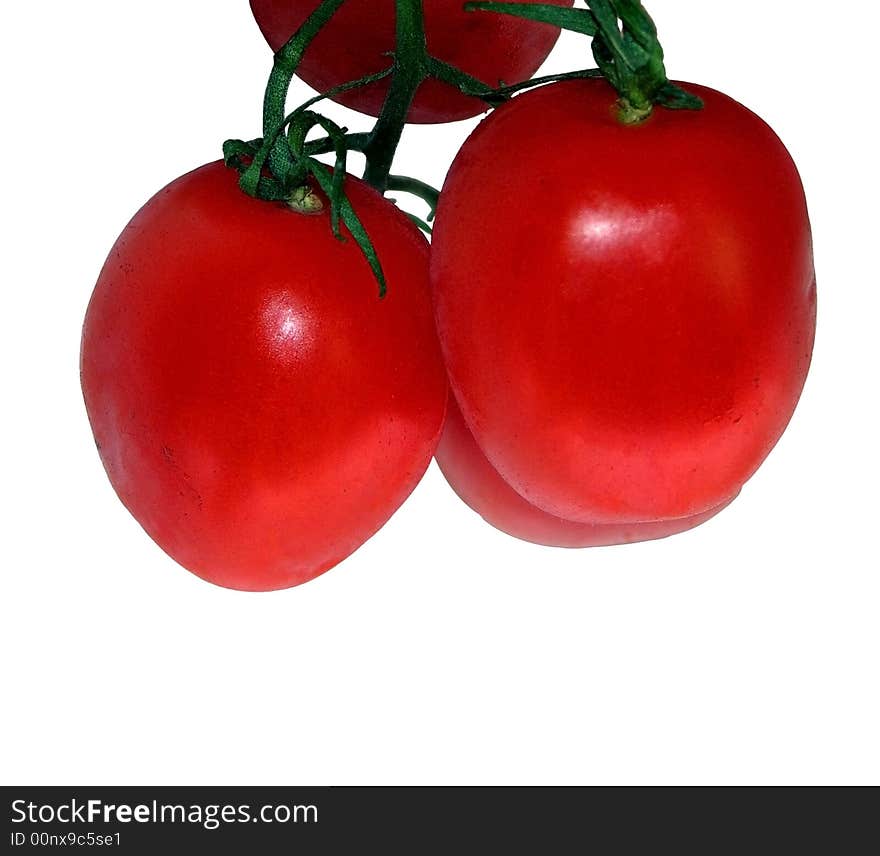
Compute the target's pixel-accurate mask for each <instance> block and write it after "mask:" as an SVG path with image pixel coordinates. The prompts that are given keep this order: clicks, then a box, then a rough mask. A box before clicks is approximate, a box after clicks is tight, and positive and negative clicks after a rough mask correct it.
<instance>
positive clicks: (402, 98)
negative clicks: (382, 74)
mask: <svg viewBox="0 0 880 856" xmlns="http://www.w3.org/2000/svg"><path fill="white" fill-rule="evenodd" d="M396 3H397V49H396V52H395V55H394V76H393V77H392V79H391V86H390V87H389V89H388V96H387V98H386V99H385V103H384V104H383V106H382V112H381V113H380V114H379V118H378V120H377V122H376V126H375V127H374V128H373V132H372V134H371V135H370V142H369V143H368V144H367V146H366V147H365V149H364V154H365V155H366V157H367V168H366V171H365V172H364V180H365V181H367V182H368V183H369V184H371V185H373V187H375V188H376V190H378V191H379V192H380V193H384V192H385V191H386V190H387V188H388V176H389V174H390V173H391V165H392V163H393V161H394V154H395V152H396V151H397V146H398V145H399V144H400V138H401V135H402V134H403V127H404V125H405V124H406V118H407V115H408V114H409V109H410V107H411V106H412V102H413V99H414V98H415V95H416V92H417V91H418V88H419V87H420V86H421V85H422V83H423V82H424V80H425V78H426V77H427V75H428V48H427V44H426V41H425V15H424V11H423V9H422V0H396Z"/></svg>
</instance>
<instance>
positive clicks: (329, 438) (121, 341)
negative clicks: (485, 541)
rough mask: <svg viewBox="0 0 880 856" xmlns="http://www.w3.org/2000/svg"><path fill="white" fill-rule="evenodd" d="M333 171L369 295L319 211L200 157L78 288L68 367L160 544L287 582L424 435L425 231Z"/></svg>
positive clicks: (327, 557)
mask: <svg viewBox="0 0 880 856" xmlns="http://www.w3.org/2000/svg"><path fill="white" fill-rule="evenodd" d="M347 189H348V195H349V198H350V200H351V202H352V205H353V207H354V209H355V210H356V211H357V213H358V215H359V216H360V218H361V220H362V222H363V224H364V226H365V227H366V229H367V231H368V233H369V234H370V236H371V238H372V240H373V242H374V245H375V246H376V249H377V251H378V253H379V255H380V257H381V260H382V262H383V265H384V268H385V271H386V274H387V278H388V287H389V291H388V296H387V297H386V298H385V299H384V300H380V299H379V298H378V286H377V283H376V281H375V279H374V278H373V274H372V271H371V270H370V267H369V265H368V264H367V262H366V261H365V259H364V257H363V255H362V254H361V251H360V249H359V248H358V246H357V244H356V243H355V242H354V240H352V239H351V238H349V239H348V241H347V242H345V243H342V242H340V241H338V240H336V239H335V238H334V237H333V235H332V233H331V229H330V225H329V223H328V217H329V214H327V213H326V211H325V213H323V214H322V215H320V216H312V217H309V216H303V215H300V214H294V213H293V212H292V211H290V210H289V209H288V208H287V207H286V206H285V205H283V204H279V205H275V204H269V203H266V202H260V201H257V200H255V199H251V198H250V197H248V196H246V195H245V194H244V193H242V192H241V191H240V190H239V189H238V186H237V176H236V174H235V173H234V172H233V171H232V170H231V169H227V168H226V167H224V165H223V164H222V163H213V164H209V165H207V166H204V167H202V168H200V169H198V170H196V171H195V172H192V173H190V174H188V175H185V176H183V177H182V178H179V179H177V180H176V181H175V182H173V183H172V184H170V185H169V186H168V187H166V188H165V189H164V190H163V191H162V192H160V193H159V194H158V195H157V196H155V197H154V198H153V199H152V200H150V202H148V203H147V205H146V206H145V207H144V208H143V209H142V210H141V211H140V212H139V213H138V214H137V215H136V216H135V218H134V219H133V220H132V222H131V223H130V224H129V225H128V226H127V227H126V229H125V231H124V232H123V233H122V235H121V237H120V238H119V240H118V241H117V243H116V246H115V247H114V248H113V250H112V252H111V253H110V257H109V258H108V260H107V263H106V265H105V266H104V269H103V271H102V272H101V276H100V279H99V280H98V284H97V287H96V289H95V293H94V295H93V297H92V301H91V304H90V305H89V310H88V314H87V316H86V321H85V329H84V333H83V343H82V385H83V392H84V395H85V401H86V407H87V409H88V413H89V418H90V420H91V423H92V428H93V430H94V434H95V439H96V441H97V444H98V448H99V450H100V454H101V458H102V460H103V462H104V466H105V467H106V469H107V473H108V475H109V477H110V481H111V482H112V483H113V487H114V488H115V489H116V492H117V493H118V494H119V497H120V499H121V500H122V501H123V502H124V503H125V505H126V506H127V507H128V509H129V510H130V511H131V513H132V514H133V515H134V516H135V517H136V518H137V520H138V521H139V522H140V523H141V525H142V526H143V527H144V529H146V531H147V532H148V533H149V535H150V536H152V538H153V539H154V540H155V541H156V542H157V543H158V544H159V545H160V546H161V547H162V548H163V549H164V550H165V551H166V552H167V553H168V554H169V555H171V556H172V557H173V558H174V559H176V560H177V561H178V562H179V563H180V564H182V565H183V566H185V567H186V568H188V569H189V570H191V571H193V572H194V573H196V574H198V575H199V576H200V577H203V578H205V579H207V580H210V581H211V582H214V583H217V584H219V585H222V586H227V587H229V588H235V589H243V590H250V591H258V590H259V591H262V590H269V589H277V588H284V587H287V586H293V585H297V584H299V583H302V582H305V581H307V580H310V579H312V578H313V577H315V576H317V575H319V574H321V573H322V572H324V571H326V570H327V569H329V568H331V567H332V566H333V565H335V564H337V563H338V562H340V561H341V560H342V559H344V558H345V557H346V556H348V555H349V554H350V553H352V552H353V551H354V550H356V549H357V548H358V547H359V546H360V545H361V544H363V543H364V541H366V540H367V539H368V538H369V537H370V536H371V535H373V534H374V533H375V532H376V531H377V530H378V529H379V528H380V527H381V526H382V525H383V524H384V523H385V522H386V521H387V520H388V518H389V517H390V516H391V515H392V514H393V512H394V511H395V510H396V509H397V508H398V506H399V505H400V504H401V503H402V502H403V501H404V499H406V497H407V496H408V495H409V493H410V492H411V491H412V490H413V488H414V487H415V486H416V484H417V483H418V481H419V480H420V478H421V477H422V474H423V473H424V471H425V469H426V468H427V466H428V463H429V462H430V460H431V456H432V454H433V452H434V449H435V447H436V445H437V441H438V439H439V434H440V430H441V426H442V423H443V414H444V412H445V406H446V391H447V387H446V379H445V373H444V370H443V364H442V360H441V357H440V350H439V347H438V345H437V344H436V338H435V333H434V328H433V319H432V316H431V306H430V297H429V291H428V282H427V279H428V277H427V254H428V248H427V244H426V242H425V240H424V239H423V238H422V236H421V234H420V233H419V231H418V230H417V229H416V228H415V227H414V226H413V225H412V224H411V223H410V222H409V221H408V220H407V219H406V217H405V216H404V215H403V214H402V213H401V212H400V211H398V210H397V209H396V208H395V207H394V206H393V205H392V204H391V203H389V202H388V201H386V200H385V199H383V198H382V197H381V196H380V195H379V194H378V193H376V192H375V191H374V190H372V189H371V188H369V187H368V186H367V185H365V184H363V183H361V182H359V181H357V180H356V179H353V178H349V179H347Z"/></svg>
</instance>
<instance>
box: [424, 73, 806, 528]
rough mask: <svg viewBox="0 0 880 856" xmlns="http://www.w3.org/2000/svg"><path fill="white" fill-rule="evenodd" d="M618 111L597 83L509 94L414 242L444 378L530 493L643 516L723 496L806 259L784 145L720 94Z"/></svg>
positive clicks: (765, 419) (774, 398)
mask: <svg viewBox="0 0 880 856" xmlns="http://www.w3.org/2000/svg"><path fill="white" fill-rule="evenodd" d="M687 88H688V89H689V90H690V91H692V92H695V93H696V94H697V95H699V96H701V97H702V98H703V100H704V102H705V107H704V109H703V110H700V111H682V112H678V111H669V110H664V109H657V110H655V111H654V113H653V115H652V116H651V117H650V118H648V119H647V120H646V121H644V122H642V123H641V124H635V125H624V124H622V123H621V121H620V119H619V118H618V113H617V110H616V107H615V103H616V100H617V95H616V93H615V92H614V90H613V89H612V87H611V86H609V85H608V83H606V82H604V81H598V80H595V81H567V82H563V83H556V84H553V85H551V86H547V87H545V88H542V89H537V90H535V91H533V92H530V93H528V94H526V95H522V96H520V97H518V98H516V99H514V100H513V101H512V102H511V103H509V104H507V105H504V106H503V107H501V108H500V109H499V110H497V111H496V112H495V113H494V114H492V115H491V116H490V117H489V118H487V119H486V120H484V121H483V122H482V123H481V124H480V126H479V127H478V128H477V130H476V131H475V132H474V133H473V134H472V136H471V137H470V139H469V140H468V141H467V143H466V144H465V145H464V147H463V149H462V150H461V152H460V153H459V155H458V156H457V158H456V160H455V163H454V164H453V166H452V169H451V171H450V173H449V176H448V178H447V181H446V185H445V187H444V190H443V193H442V195H441V199H440V207H439V210H438V213H437V223H436V229H435V232H434V241H433V248H432V255H431V275H432V286H433V289H434V299H435V310H436V317H437V322H438V330H439V334H440V338H441V344H442V346H443V349H444V352H445V357H446V362H447V367H448V370H449V375H450V381H451V385H452V387H453V390H454V392H455V395H456V398H457V400H458V402H459V404H460V405H461V408H462V411H463V414H464V417H465V419H466V422H467V425H468V426H469V428H470V429H472V431H473V434H474V438H475V440H476V442H477V444H478V445H479V448H480V449H481V450H482V452H483V453H485V456H486V457H487V458H488V460H489V461H490V462H491V464H492V466H493V468H494V469H495V470H497V472H498V473H499V474H500V476H501V477H502V478H503V479H504V480H505V481H506V482H507V483H508V484H509V485H510V486H511V487H512V489H514V490H515V491H516V493H518V494H519V495H520V496H522V497H523V498H525V499H526V500H527V501H528V502H529V503H530V504H532V505H534V506H536V507H537V508H539V509H541V510H543V511H545V512H548V513H550V514H553V515H555V516H557V517H561V518H563V519H566V520H570V521H580V522H586V523H605V524H620V523H627V524H628V523H644V522H649V521H672V520H676V519H681V518H685V517H689V516H691V515H699V514H703V513H705V512H707V511H709V510H711V509H713V508H717V507H719V506H721V505H723V504H724V503H726V502H728V501H730V500H731V499H732V498H733V497H734V496H735V495H736V494H737V493H738V492H739V490H740V488H741V487H742V486H743V484H744V483H745V482H746V480H747V479H748V478H749V477H750V476H751V475H752V474H753V473H754V472H755V471H756V469H757V468H758V466H759V465H760V464H761V462H762V461H763V460H764V458H765V457H766V456H767V454H768V453H769V452H770V450H771V449H772V448H773V446H774V444H775V443H776V442H777V440H778V439H779V437H780V436H781V434H782V432H783V430H784V429H785V427H786V425H787V423H788V421H789V419H790V417H791V415H792V413H793V411H794V408H795V405H796V403H797V401H798V398H799V395H800V393H801V390H802V387H803V384H804V381H805V378H806V374H807V370H808V367H809V363H810V357H811V353H812V346H813V339H814V333H815V318H816V315H815V313H816V290H815V273H814V267H813V255H812V244H811V236H810V226H809V220H808V216H807V208H806V203H805V199H804V192H803V188H802V186H801V182H800V178H799V176H798V173H797V170H796V168H795V166H794V164H793V162H792V160H791V157H790V156H789V154H788V152H787V151H786V149H785V148H784V146H783V145H782V143H781V142H780V141H779V139H778V138H777V136H776V135H775V134H774V133H773V131H772V130H771V129H770V128H769V127H768V126H767V125H766V124H765V123H764V122H763V121H761V120H760V119H759V118H758V117H757V116H755V115H754V114H753V113H751V112H749V111H748V110H747V109H746V108H744V107H743V106H741V105H740V104H738V103H736V102H735V101H733V100H732V99H730V98H728V97H727V96H725V95H722V94H721V93H718V92H715V91H713V90H710V89H706V88H703V87H697V86H690V85H688V86H687Z"/></svg>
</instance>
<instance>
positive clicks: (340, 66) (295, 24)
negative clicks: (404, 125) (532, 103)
mask: <svg viewBox="0 0 880 856" xmlns="http://www.w3.org/2000/svg"><path fill="white" fill-rule="evenodd" d="M549 2H550V3H552V4H553V5H555V6H571V5H572V4H573V2H574V0H549ZM317 6H318V0H251V8H252V10H253V13H254V16H255V17H256V19H257V23H258V24H259V25H260V29H261V30H262V31H263V35H264V36H265V37H266V40H267V41H268V42H269V44H270V45H271V47H272V50H274V51H277V50H278V49H279V48H281V47H282V45H284V44H285V42H287V41H288V40H289V39H290V37H291V36H292V35H293V34H294V33H295V32H296V30H297V29H299V27H300V26H301V25H302V24H303V23H304V21H305V20H306V19H307V18H308V16H309V15H310V14H311V13H312V12H314V11H315V9H316V8H317ZM463 7H464V0H424V10H425V30H426V35H427V42H428V50H429V51H431V53H432V54H433V55H434V56H435V57H437V58H438V59H441V60H443V61H444V62H447V63H451V64H453V65H456V66H458V67H459V68H461V69H462V70H463V71H466V72H467V73H469V74H471V75H472V76H474V77H477V78H479V79H480V80H482V81H483V82H484V83H486V84H488V85H489V86H499V85H501V84H502V83H508V84H510V83H518V82H520V81H523V80H528V79H529V78H530V77H531V76H532V75H533V74H534V73H535V72H536V71H537V70H538V68H539V66H540V65H541V63H543V62H544V60H545V59H546V58H547V56H548V55H549V53H550V51H551V50H552V49H553V46H554V45H555V44H556V40H557V39H558V38H559V30H558V29H556V28H555V27H551V26H549V25H547V24H538V23H535V22H534V21H525V20H522V19H518V18H514V17H511V16H508V15H497V14H494V13H487V12H465V11H464V8H463ZM395 19H396V16H395V4H394V2H393V0H347V2H346V3H344V4H343V5H342V6H341V7H340V9H339V11H338V12H337V13H336V14H335V15H334V17H333V18H332V19H331V20H330V22H329V23H328V24H327V26H326V27H324V29H323V30H322V31H321V32H320V33H319V34H318V36H317V37H316V38H315V40H314V41H313V42H312V43H311V45H309V48H308V49H307V51H306V53H305V56H304V57H303V61H302V63H301V64H300V67H299V70H298V74H299V76H300V77H301V78H302V79H303V80H304V81H305V82H306V83H308V84H309V85H310V86H311V87H313V88H314V89H316V90H318V91H319V92H326V91H328V90H329V89H331V88H332V87H334V86H338V85H339V84H340V83H346V82H348V81H351V80H358V79H359V78H361V77H364V76H365V75H368V74H373V73H376V72H379V71H382V70H383V69H385V68H387V67H388V65H389V63H390V59H389V57H388V56H387V54H388V53H389V52H391V51H393V50H394V48H395V42H396V40H395ZM387 92H388V81H387V80H384V81H380V82H379V83H376V84H373V85H371V86H368V87H365V88H362V89H357V90H353V91H352V92H348V93H345V94H343V95H340V96H338V97H337V98H336V99H335V100H336V101H338V102H339V103H340V104H344V105H345V106H346V107H351V108H353V109H355V110H360V111H362V112H364V113H369V114H370V115H371V116H378V115H379V111H380V110H381V108H382V103H383V102H384V100H385V95H386V94H387ZM485 110H486V105H485V104H484V103H483V102H482V101H480V100H478V99H476V98H468V97H466V96H464V95H462V94H461V93H460V92H458V91H456V90H455V89H454V88H453V87H451V86H449V85H447V84H445V83H441V82H439V81H437V80H428V81H426V82H425V83H424V84H423V86H422V88H421V89H420V90H419V92H418V94H417V95H416V99H415V102H414V104H413V106H412V108H411V110H410V115H409V121H411V122H421V123H432V122H451V121H454V120H456V119H467V118H469V117H471V116H476V115H478V114H479V113H482V112H484V111H485Z"/></svg>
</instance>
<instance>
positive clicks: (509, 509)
mask: <svg viewBox="0 0 880 856" xmlns="http://www.w3.org/2000/svg"><path fill="white" fill-rule="evenodd" d="M436 457H437V463H438V464H439V465H440V469H441V471H442V472H443V475H444V476H445V477H446V480H447V481H448V482H449V484H450V486H451V487H452V489H453V490H454V491H455V492H456V493H457V494H458V496H459V497H460V498H461V500H462V501H463V502H464V503H465V504H466V505H468V506H469V507H470V508H472V509H473V510H474V511H476V512H477V514H479V515H480V516H481V517H482V518H483V519H484V520H485V521H486V522H487V523H490V524H491V525H492V526H494V527H495V528H496V529H500V530H501V531H502V532H506V533H507V534H508V535H513V536H514V537H515V538H521V539H522V540H523V541H531V542H533V543H535V544H543V545H545V546H548V547H608V546H612V545H614V544H632V543H635V542H637V541H651V540H653V539H656V538H666V537H667V536H669V535H676V534H678V533H679V532H684V531H686V530H688V529H693V528H694V527H695V526H699V525H700V524H701V523H705V522H706V521H707V520H709V519H710V518H711V517H714V516H715V515H716V514H718V512H720V511H721V510H722V508H724V507H726V506H727V505H728V504H729V503H724V505H722V506H720V507H718V508H713V509H711V510H709V511H706V512H704V513H702V514H696V515H693V516H691V517H685V518H682V519H680V520H661V521H657V522H652V523H605V524H603V523H576V522H574V521H572V520H563V519H562V518H561V517H556V516H554V515H552V514H548V513H547V512H546V511H542V510H541V509H540V508H537V507H536V506H534V505H532V504H531V503H529V502H528V501H526V500H525V499H523V497H521V496H520V495H519V494H518V493H517V492H516V491H515V490H514V489H513V488H512V487H511V486H510V485H509V484H508V483H507V482H506V481H504V479H503V478H501V476H500V475H499V474H498V471H497V470H496V469H495V468H494V467H493V466H492V465H491V464H490V463H489V461H488V460H487V459H486V456H485V455H484V454H483V452H482V451H481V449H480V447H479V446H478V445H477V442H476V440H474V435H473V434H472V433H471V431H470V429H469V428H468V427H467V424H466V423H465V421H464V417H463V416H462V415H461V411H460V410H459V408H458V405H457V404H456V403H455V400H454V399H453V398H452V397H451V396H450V401H449V409H448V411H447V413H446V426H445V428H444V429H443V435H442V437H441V439H440V445H439V447H438V448H437V456H436Z"/></svg>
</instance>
